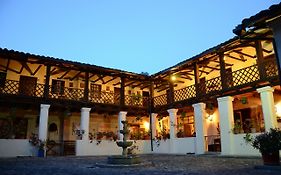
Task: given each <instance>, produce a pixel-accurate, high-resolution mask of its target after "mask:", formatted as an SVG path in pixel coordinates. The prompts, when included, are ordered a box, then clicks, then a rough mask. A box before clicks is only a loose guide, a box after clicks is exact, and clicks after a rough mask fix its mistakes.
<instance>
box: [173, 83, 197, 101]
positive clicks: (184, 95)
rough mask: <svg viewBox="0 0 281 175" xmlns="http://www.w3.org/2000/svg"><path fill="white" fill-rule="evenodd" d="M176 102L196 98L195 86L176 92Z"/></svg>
mask: <svg viewBox="0 0 281 175" xmlns="http://www.w3.org/2000/svg"><path fill="white" fill-rule="evenodd" d="M174 96H175V101H182V100H185V99H189V98H193V97H196V88H195V85H191V86H187V87H186V88H183V89H179V90H175V91H174Z"/></svg>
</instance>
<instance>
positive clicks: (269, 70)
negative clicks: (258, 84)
mask: <svg viewBox="0 0 281 175" xmlns="http://www.w3.org/2000/svg"><path fill="white" fill-rule="evenodd" d="M263 66H264V70H265V74H266V77H274V76H278V67H277V64H276V61H275V60H269V61H266V62H264V64H263Z"/></svg>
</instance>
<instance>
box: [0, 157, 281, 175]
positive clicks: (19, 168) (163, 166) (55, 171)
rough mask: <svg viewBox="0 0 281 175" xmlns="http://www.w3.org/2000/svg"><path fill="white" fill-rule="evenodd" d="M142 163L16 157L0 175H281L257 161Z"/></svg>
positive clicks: (0, 164)
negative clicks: (116, 164)
mask: <svg viewBox="0 0 281 175" xmlns="http://www.w3.org/2000/svg"><path fill="white" fill-rule="evenodd" d="M141 157H142V159H143V160H144V161H150V162H152V164H151V165H150V166H146V167H134V168H100V167H97V166H96V163H104V162H105V161H106V159H107V157H104V156H96V157H47V158H37V157H20V158H1V159H0V174H1V175H47V174H52V175H74V174H77V175H88V174H89V175H101V174H110V175H115V174H134V175H141V174H149V175H150V174H151V175H157V174H167V175H170V174H173V175H175V174H182V175H183V174H186V175H187V174H190V175H201V174H208V175H213V174H216V175H218V174H223V175H224V174H225V175H228V174H241V175H244V174H245V175H247V174H249V175H250V174H251V175H267V174H276V175H277V174H278V175H280V174H281V171H280V170H279V171H276V170H260V169H255V168H254V166H256V165H262V161H261V158H233V157H232V158H227V157H221V156H216V155H204V156H195V155H142V156H141Z"/></svg>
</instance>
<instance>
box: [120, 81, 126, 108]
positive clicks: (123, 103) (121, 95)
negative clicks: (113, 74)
mask: <svg viewBox="0 0 281 175" xmlns="http://www.w3.org/2000/svg"><path fill="white" fill-rule="evenodd" d="M125 81H126V80H125V78H124V77H121V82H120V83H121V88H120V106H121V108H123V107H124V106H125ZM121 110H122V109H121Z"/></svg>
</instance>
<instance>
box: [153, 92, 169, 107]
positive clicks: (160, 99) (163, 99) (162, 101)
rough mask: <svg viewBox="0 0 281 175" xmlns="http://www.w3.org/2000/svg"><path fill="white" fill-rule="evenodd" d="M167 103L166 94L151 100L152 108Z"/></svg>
mask: <svg viewBox="0 0 281 175" xmlns="http://www.w3.org/2000/svg"><path fill="white" fill-rule="evenodd" d="M167 101H168V100H167V94H163V95H160V96H157V97H154V98H153V105H154V107H157V106H162V105H166V104H167Z"/></svg>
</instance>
